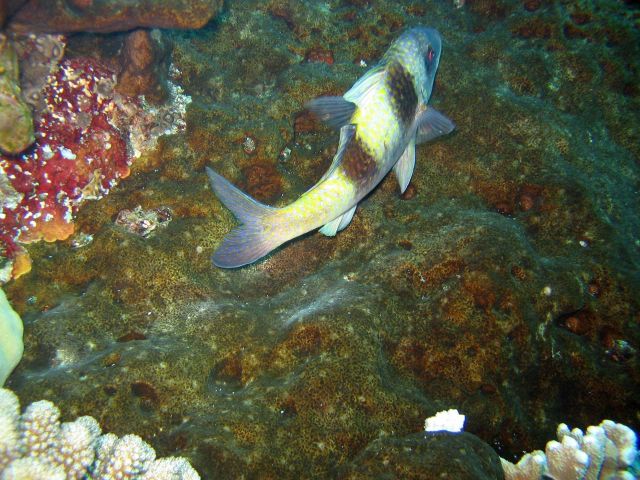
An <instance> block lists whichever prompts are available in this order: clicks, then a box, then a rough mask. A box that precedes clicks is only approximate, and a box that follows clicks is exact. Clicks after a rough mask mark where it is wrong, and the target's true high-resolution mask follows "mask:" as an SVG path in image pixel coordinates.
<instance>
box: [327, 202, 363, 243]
mask: <svg viewBox="0 0 640 480" xmlns="http://www.w3.org/2000/svg"><path fill="white" fill-rule="evenodd" d="M356 207H357V205H354V206H353V208H351V209H350V210H348V211H346V212H345V213H343V214H342V215H340V216H339V217H337V218H334V219H333V220H331V221H330V222H329V223H327V224H326V225H325V226H324V227H322V228H321V229H320V233H322V234H323V235H326V236H327V237H335V236H336V233H338V232H339V231H340V230H344V229H345V228H347V225H349V223H351V219H352V218H353V214H354V213H356Z"/></svg>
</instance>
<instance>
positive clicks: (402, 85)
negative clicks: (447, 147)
mask: <svg viewBox="0 0 640 480" xmlns="http://www.w3.org/2000/svg"><path fill="white" fill-rule="evenodd" d="M441 50H442V41H441V38H440V34H439V33H438V32H437V31H436V30H434V29H432V28H425V27H417V28H412V29H409V30H407V31H406V32H404V33H403V34H402V35H401V36H400V37H398V38H397V39H396V40H395V41H394V42H393V43H392V44H391V46H390V47H389V50H387V52H386V53H385V55H384V56H383V57H382V60H381V61H380V62H379V63H378V64H377V65H376V66H375V67H373V68H372V69H370V70H369V71H368V72H367V73H366V74H365V75H364V76H362V77H361V78H360V79H359V80H358V81H357V82H356V83H355V84H354V85H353V87H351V89H349V91H348V92H347V93H345V94H344V96H342V97H320V98H317V99H315V100H312V101H310V102H309V103H308V104H307V105H306V107H307V108H308V109H309V110H310V111H311V112H313V113H314V114H316V115H317V116H318V117H319V118H321V119H322V120H323V121H325V122H326V123H327V124H329V125H330V126H333V127H335V128H339V129H340V142H339V145H338V150H337V152H336V154H335V156H334V159H333V162H332V164H331V166H330V167H329V170H327V172H326V173H325V174H324V175H323V176H322V178H321V179H320V180H319V181H318V183H316V184H315V185H314V186H313V187H311V188H310V189H309V190H308V191H307V192H305V193H304V194H303V195H302V196H300V198H298V199H297V200H296V201H294V202H293V203H291V204H289V205H287V206H285V207H282V208H273V207H270V206H267V205H263V204H261V203H259V202H258V201H256V200H254V199H253V198H251V197H250V196H248V195H246V194H245V193H244V192H242V191H240V190H239V189H237V188H236V187H235V186H233V185H232V184H231V183H229V182H228V181H227V180H226V179H225V178H224V177H222V176H220V175H218V174H217V173H216V172H214V171H213V170H212V169H211V168H209V167H207V169H206V170H207V174H208V175H209V179H210V181H211V188H212V189H213V191H214V192H215V194H216V195H217V197H218V198H219V199H220V201H221V202H222V203H223V204H224V205H225V206H226V207H227V208H228V209H229V210H231V211H232V212H233V214H234V215H235V217H236V218H237V219H238V220H239V222H240V223H241V225H240V226H238V227H236V228H235V229H233V230H232V231H231V232H230V233H229V234H228V235H227V236H226V237H225V238H224V239H223V241H222V244H221V245H220V246H219V247H218V249H217V250H216V251H215V253H214V254H213V263H214V265H216V266H218V267H222V268H234V267H241V266H243V265H247V264H250V263H253V262H255V261H256V260H258V259H260V258H262V257H264V256H265V255H267V254H268V253H269V252H271V251H272V250H273V249H275V248H277V247H278V246H280V245H282V244H283V243H285V242H287V241H289V240H291V239H294V238H296V237H298V236H300V235H302V234H304V233H307V232H309V231H311V230H314V229H316V228H319V227H322V228H320V232H321V233H323V234H325V235H328V236H334V235H335V234H336V233H337V232H338V231H340V230H342V229H343V228H345V227H346V226H347V225H349V222H350V221H351V219H352V218H353V214H354V213H355V210H356V206H357V205H358V202H359V201H360V200H362V198H364V197H365V196H366V195H367V194H368V193H369V192H370V191H371V190H373V189H374V188H375V187H376V185H378V183H380V181H381V180H382V179H383V178H384V177H385V175H386V174H387V173H389V171H390V170H391V169H392V168H393V170H394V173H395V175H396V177H397V179H398V182H399V183H400V191H401V192H404V191H405V190H406V188H407V186H408V185H409V181H410V180H411V175H412V174H413V169H414V166H415V146H416V144H419V143H422V142H426V141H429V140H432V139H434V138H436V137H439V136H441V135H444V134H447V133H449V132H451V131H452V130H453V129H454V128H455V127H454V124H453V122H451V120H449V119H448V118H447V117H445V116H444V115H442V114H441V113H439V112H438V111H437V110H435V109H433V108H432V107H428V106H427V102H428V101H429V97H430V96H431V91H432V89H433V82H434V79H435V75H436V71H437V69H438V64H439V62H440V53H441Z"/></svg>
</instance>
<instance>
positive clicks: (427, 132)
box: [416, 107, 456, 144]
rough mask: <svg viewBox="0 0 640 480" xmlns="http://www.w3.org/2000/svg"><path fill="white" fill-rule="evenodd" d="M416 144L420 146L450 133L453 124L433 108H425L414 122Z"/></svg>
mask: <svg viewBox="0 0 640 480" xmlns="http://www.w3.org/2000/svg"><path fill="white" fill-rule="evenodd" d="M416 124H417V129H416V143H417V144H421V143H424V142H428V141H430V140H433V139H434V138H438V137H440V136H441V135H446V134H447V133H451V132H452V131H453V129H454V128H456V126H455V124H454V123H453V122H452V121H451V120H450V119H448V118H447V117H445V116H444V115H443V114H442V113H440V112H439V111H437V110H436V109H435V108H431V107H427V109H426V110H425V111H424V112H423V113H422V114H421V115H420V117H419V118H418V119H417V121H416Z"/></svg>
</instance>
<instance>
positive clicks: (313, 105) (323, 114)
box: [305, 97, 356, 128]
mask: <svg viewBox="0 0 640 480" xmlns="http://www.w3.org/2000/svg"><path fill="white" fill-rule="evenodd" d="M305 108H306V109H307V110H309V111H310V112H312V113H313V114H314V115H316V116H317V117H318V118H319V119H320V120H322V121H323V122H324V123H326V124H327V125H329V126H330V127H331V128H341V127H343V126H345V125H347V124H348V123H349V122H350V121H351V117H352V116H353V112H355V111H356V104H355V103H353V102H350V101H348V100H345V99H344V97H318V98H314V99H313V100H311V101H310V102H307V103H306V104H305Z"/></svg>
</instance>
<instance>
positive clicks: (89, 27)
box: [10, 0, 222, 33]
mask: <svg viewBox="0 0 640 480" xmlns="http://www.w3.org/2000/svg"><path fill="white" fill-rule="evenodd" d="M221 6H222V2H221V1H220V0H197V1H192V0H163V1H161V2H158V1H155V0H144V1H139V0H117V1H113V0H29V1H27V2H26V4H25V5H23V6H22V7H21V8H20V9H19V10H18V11H17V12H16V13H15V15H14V16H13V17H12V18H11V20H10V28H12V29H15V30H18V31H37V32H57V33H66V32H87V31H89V32H103V33H104V32H116V31H125V30H129V29H132V28H136V27H158V28H186V29H190V28H200V27H202V26H203V25H204V24H205V23H207V22H208V21H209V20H211V18H212V17H213V16H215V15H216V14H217V13H218V11H219V10H220V8H221Z"/></svg>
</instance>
